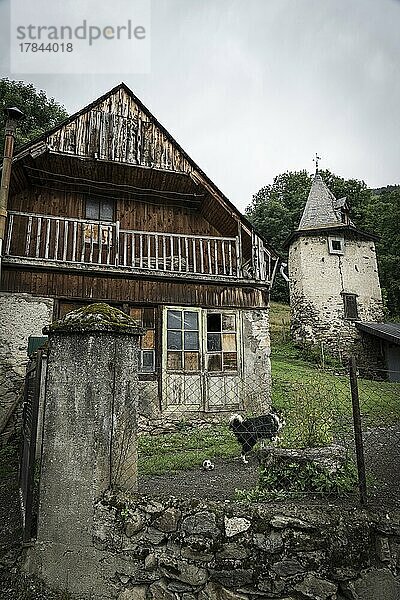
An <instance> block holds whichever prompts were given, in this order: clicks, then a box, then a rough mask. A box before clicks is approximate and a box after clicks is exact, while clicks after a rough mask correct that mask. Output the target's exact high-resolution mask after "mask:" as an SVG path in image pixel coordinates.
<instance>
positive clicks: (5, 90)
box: [0, 77, 68, 156]
mask: <svg viewBox="0 0 400 600" xmlns="http://www.w3.org/2000/svg"><path fill="white" fill-rule="evenodd" d="M10 106H16V107H17V108H19V109H20V110H22V112H23V113H25V115H26V116H25V119H23V120H22V121H20V122H19V124H18V128H17V134H16V148H18V147H19V146H22V145H23V144H25V143H26V142H29V141H31V140H33V139H35V138H36V137H38V136H39V135H40V134H41V133H43V132H44V131H46V130H48V129H51V128H52V127H55V126H56V125H58V124H59V123H61V122H62V121H64V120H65V119H66V118H67V117H68V113H67V111H66V110H65V108H64V107H63V106H62V105H61V104H58V102H56V101H55V100H54V99H53V98H48V97H47V95H46V93H45V92H44V91H43V90H36V88H35V87H34V86H33V85H32V84H31V83H24V82H23V81H12V80H10V79H8V78H7V77H5V78H3V79H0V110H1V114H2V115H3V109H4V108H6V107H10ZM3 148H4V124H3V126H0V152H1V156H3Z"/></svg>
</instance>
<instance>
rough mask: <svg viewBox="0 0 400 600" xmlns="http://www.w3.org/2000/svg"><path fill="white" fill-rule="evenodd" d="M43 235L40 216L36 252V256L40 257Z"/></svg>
mask: <svg viewBox="0 0 400 600" xmlns="http://www.w3.org/2000/svg"><path fill="white" fill-rule="evenodd" d="M41 237H42V217H38V226H37V237H36V252H35V256H36V258H38V256H39V251H40V242H41Z"/></svg>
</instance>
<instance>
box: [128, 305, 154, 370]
mask: <svg viewBox="0 0 400 600" xmlns="http://www.w3.org/2000/svg"><path fill="white" fill-rule="evenodd" d="M129 314H130V316H131V317H132V319H134V320H135V321H137V322H138V324H139V325H140V326H141V327H143V328H144V329H145V330H146V332H145V334H144V335H143V336H142V337H141V339H140V348H139V373H154V371H155V351H156V342H155V337H156V336H155V309H154V308H148V307H146V308H144V307H136V306H133V307H131V308H130V310H129Z"/></svg>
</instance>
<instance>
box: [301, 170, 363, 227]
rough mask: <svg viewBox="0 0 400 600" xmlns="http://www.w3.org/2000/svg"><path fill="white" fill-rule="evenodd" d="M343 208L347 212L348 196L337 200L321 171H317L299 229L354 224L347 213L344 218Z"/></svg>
mask: <svg viewBox="0 0 400 600" xmlns="http://www.w3.org/2000/svg"><path fill="white" fill-rule="evenodd" d="M343 209H344V211H345V212H347V206H346V198H341V199H340V200H336V198H335V196H334V195H333V194H332V192H331V191H330V189H329V188H328V186H327V185H326V183H325V182H324V180H323V179H322V177H321V175H319V173H316V174H315V176H314V179H313V182H312V185H311V189H310V193H309V194H308V198H307V202H306V205H305V207H304V211H303V215H302V217H301V220H300V223H299V226H298V231H300V230H303V229H319V228H320V227H337V226H340V225H342V226H343V227H345V226H346V225H353V223H351V221H350V220H349V219H348V217H347V215H346V217H347V218H346V219H342V212H343Z"/></svg>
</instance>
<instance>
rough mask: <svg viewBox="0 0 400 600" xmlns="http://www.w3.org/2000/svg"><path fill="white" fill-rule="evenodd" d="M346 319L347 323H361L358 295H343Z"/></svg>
mask: <svg viewBox="0 0 400 600" xmlns="http://www.w3.org/2000/svg"><path fill="white" fill-rule="evenodd" d="M342 298H343V310H344V318H345V319H346V320H347V321H359V320H360V317H359V314H358V306H357V294H351V293H347V292H346V293H345V292H343V293H342Z"/></svg>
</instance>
